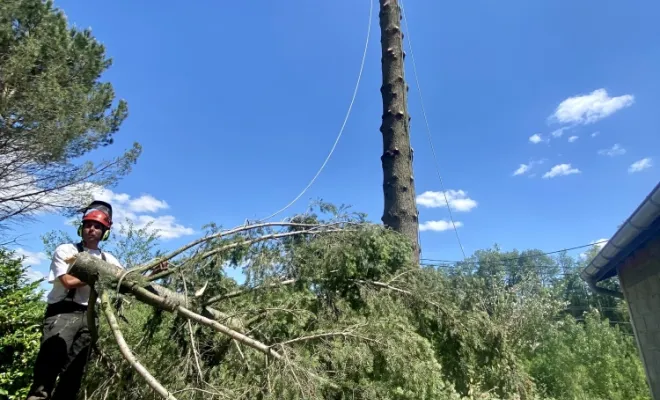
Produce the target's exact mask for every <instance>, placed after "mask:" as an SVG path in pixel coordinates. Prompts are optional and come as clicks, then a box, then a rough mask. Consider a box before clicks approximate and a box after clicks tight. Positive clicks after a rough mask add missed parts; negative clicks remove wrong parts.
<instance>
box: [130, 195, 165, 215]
mask: <svg viewBox="0 0 660 400" xmlns="http://www.w3.org/2000/svg"><path fill="white" fill-rule="evenodd" d="M169 207H170V206H169V205H168V204H167V203H166V202H165V201H163V200H158V199H156V198H154V197H153V196H151V195H148V194H145V195H142V196H140V197H138V198H137V199H133V200H131V201H130V202H129V208H130V210H131V211H135V212H152V213H153V212H156V211H158V210H161V209H167V208H169Z"/></svg>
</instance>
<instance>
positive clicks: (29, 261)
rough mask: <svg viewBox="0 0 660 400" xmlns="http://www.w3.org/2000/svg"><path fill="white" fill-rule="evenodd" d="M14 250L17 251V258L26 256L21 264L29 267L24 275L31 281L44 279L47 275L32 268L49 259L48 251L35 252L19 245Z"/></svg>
mask: <svg viewBox="0 0 660 400" xmlns="http://www.w3.org/2000/svg"><path fill="white" fill-rule="evenodd" d="M14 252H15V258H16V259H19V258H22V257H24V258H23V261H22V262H21V264H22V265H23V266H24V267H29V268H28V269H27V270H26V271H25V274H24V275H25V277H26V278H27V279H28V280H29V281H30V282H34V281H38V280H40V279H43V278H45V277H46V276H45V275H44V274H42V273H41V272H39V271H37V270H35V269H34V268H31V267H34V266H37V265H40V264H42V263H43V262H44V261H48V256H46V253H43V252H33V251H29V250H25V249H23V248H21V247H19V248H17V249H14Z"/></svg>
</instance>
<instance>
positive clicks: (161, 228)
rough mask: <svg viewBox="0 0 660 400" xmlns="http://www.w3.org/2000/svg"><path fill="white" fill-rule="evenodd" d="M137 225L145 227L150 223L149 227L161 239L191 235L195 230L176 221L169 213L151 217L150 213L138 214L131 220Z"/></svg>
mask: <svg viewBox="0 0 660 400" xmlns="http://www.w3.org/2000/svg"><path fill="white" fill-rule="evenodd" d="M133 222H135V225H136V226H138V227H145V226H147V224H149V223H151V226H150V227H149V229H151V230H152V231H157V233H158V236H159V237H160V238H162V239H176V238H178V237H181V236H186V235H192V234H193V233H195V231H194V230H193V229H192V228H187V227H185V226H183V225H181V224H179V223H177V222H176V218H174V217H173V216H171V215H163V216H160V217H152V216H151V215H139V216H138V217H137V220H135V221H133Z"/></svg>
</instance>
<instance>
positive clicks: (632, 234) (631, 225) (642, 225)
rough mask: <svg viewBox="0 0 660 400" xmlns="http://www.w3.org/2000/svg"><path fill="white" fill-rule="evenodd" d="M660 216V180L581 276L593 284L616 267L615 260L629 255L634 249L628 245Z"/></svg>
mask: <svg viewBox="0 0 660 400" xmlns="http://www.w3.org/2000/svg"><path fill="white" fill-rule="evenodd" d="M659 217H660V182H659V183H658V184H657V185H656V186H655V188H654V189H653V190H652V191H651V193H649V194H648V195H647V196H646V198H645V199H644V201H643V202H642V203H641V204H640V205H639V206H638V207H637V209H635V211H634V212H633V213H632V214H631V215H630V217H628V219H627V220H626V222H624V223H623V225H621V227H619V229H618V230H617V231H616V233H614V235H613V236H612V238H611V239H610V240H609V241H608V242H607V243H606V244H605V246H603V248H602V249H600V251H599V252H598V254H597V255H596V257H594V259H593V260H591V262H590V263H589V265H587V266H586V267H585V268H584V269H583V270H582V271H581V272H580V277H581V278H582V279H583V280H585V281H587V282H589V283H592V284H595V283H596V282H598V281H600V280H601V279H602V278H601V277H603V276H604V275H606V274H607V273H608V272H609V271H611V270H612V269H614V268H616V265H615V261H616V260H617V259H620V258H621V257H625V256H627V255H628V254H629V253H630V252H631V251H632V250H631V249H627V248H626V247H627V246H629V245H631V244H632V243H633V242H635V241H636V239H637V238H638V237H639V236H640V235H641V234H643V233H644V232H646V231H647V230H648V229H649V228H651V226H652V225H653V223H654V222H655V221H656V220H658V218H659Z"/></svg>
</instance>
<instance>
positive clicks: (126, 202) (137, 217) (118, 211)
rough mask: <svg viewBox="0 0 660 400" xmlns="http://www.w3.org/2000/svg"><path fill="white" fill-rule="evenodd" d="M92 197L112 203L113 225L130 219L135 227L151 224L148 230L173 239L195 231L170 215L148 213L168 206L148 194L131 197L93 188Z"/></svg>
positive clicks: (139, 227) (122, 223)
mask: <svg viewBox="0 0 660 400" xmlns="http://www.w3.org/2000/svg"><path fill="white" fill-rule="evenodd" d="M93 198H94V200H103V201H107V202H108V203H110V204H111V205H112V211H113V221H114V222H115V226H118V227H119V228H121V226H125V224H126V222H127V220H130V221H131V222H132V223H133V224H134V226H135V228H137V229H142V228H145V227H146V226H147V225H148V224H151V225H150V226H149V231H150V232H154V231H156V234H157V235H158V237H160V238H161V239H175V238H178V237H181V236H186V235H192V234H194V233H195V230H194V229H192V228H189V227H186V226H184V225H182V224H180V223H178V222H177V221H176V218H175V217H174V216H172V215H158V216H155V215H149V214H154V213H156V212H157V211H159V210H162V209H168V208H169V205H168V204H167V202H165V201H164V200H159V199H157V198H155V197H153V196H151V195H149V194H143V195H141V196H140V197H137V198H131V196H130V195H128V194H126V193H115V192H113V191H112V190H110V189H105V188H95V189H94V191H93ZM117 231H119V229H115V232H117Z"/></svg>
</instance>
